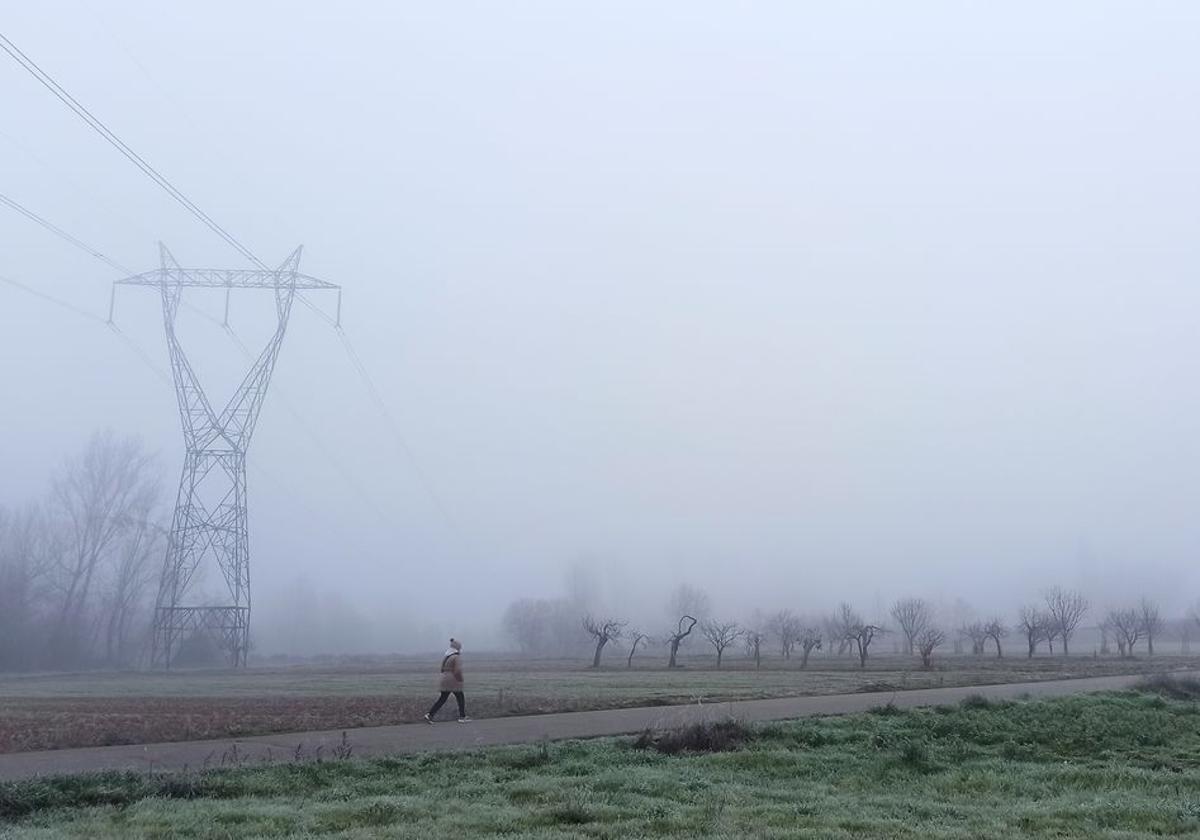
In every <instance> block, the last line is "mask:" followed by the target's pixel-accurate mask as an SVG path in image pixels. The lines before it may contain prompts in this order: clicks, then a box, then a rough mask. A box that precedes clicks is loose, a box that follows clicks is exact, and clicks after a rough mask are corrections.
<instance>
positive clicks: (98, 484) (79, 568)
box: [50, 432, 159, 664]
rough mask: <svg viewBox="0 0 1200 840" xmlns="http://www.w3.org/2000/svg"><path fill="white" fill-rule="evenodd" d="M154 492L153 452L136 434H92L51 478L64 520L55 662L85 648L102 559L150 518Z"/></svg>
mask: <svg viewBox="0 0 1200 840" xmlns="http://www.w3.org/2000/svg"><path fill="white" fill-rule="evenodd" d="M158 495H159V482H158V476H157V472H156V470H155V468H154V460H153V458H152V457H151V456H150V455H148V454H146V452H145V451H144V449H143V447H142V443H141V441H139V440H138V439H137V438H125V439H118V438H117V437H116V436H115V435H114V434H113V433H112V432H100V433H97V434H95V435H93V436H92V438H91V440H90V441H89V442H88V445H87V448H86V449H85V450H84V452H83V454H82V456H80V457H78V458H74V459H71V460H69V461H68V462H67V463H66V464H65V466H64V468H63V469H62V471H61V472H60V473H59V475H58V476H57V478H56V479H55V481H54V484H53V495H52V498H53V502H54V513H55V514H56V515H57V516H58V517H59V518H60V519H61V521H62V523H63V525H64V526H65V535H66V538H67V545H66V550H65V551H63V552H62V554H61V555H60V558H59V561H58V563H57V564H56V568H55V570H54V571H55V583H56V586H57V590H58V593H59V604H58V608H57V618H56V620H55V622H54V626H53V629H52V630H51V634H50V646H51V650H52V652H53V654H54V656H55V657H56V659H58V660H59V661H60V662H62V663H63V664H70V663H72V662H77V661H79V659H80V657H81V656H82V654H83V653H84V646H85V644H86V639H85V638H84V633H85V631H86V617H87V612H88V607H89V604H90V597H91V594H92V586H93V584H94V583H95V581H96V578H97V574H98V571H99V569H100V567H101V564H102V563H103V562H104V561H105V560H106V558H107V557H108V555H109V552H110V551H111V550H112V548H113V546H114V545H115V544H116V543H117V542H118V541H119V539H120V538H121V536H122V535H123V534H125V533H127V532H128V530H129V529H130V527H131V526H133V525H135V523H138V522H144V521H146V519H148V518H149V515H150V510H151V508H153V506H154V504H155V502H156V500H157V498H158Z"/></svg>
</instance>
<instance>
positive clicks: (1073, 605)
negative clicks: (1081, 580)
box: [1046, 586, 1088, 656]
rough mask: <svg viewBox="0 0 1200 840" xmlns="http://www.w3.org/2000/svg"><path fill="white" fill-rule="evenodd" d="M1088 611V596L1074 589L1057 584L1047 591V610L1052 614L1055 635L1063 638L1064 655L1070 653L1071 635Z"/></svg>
mask: <svg viewBox="0 0 1200 840" xmlns="http://www.w3.org/2000/svg"><path fill="white" fill-rule="evenodd" d="M1087 611H1088V601H1087V598H1085V597H1083V595H1082V593H1080V592H1078V591H1076V590H1074V589H1063V588H1062V587H1061V586H1055V587H1054V588H1052V589H1050V590H1049V591H1048V592H1047V593H1046V612H1047V613H1049V615H1050V620H1051V623H1052V625H1053V635H1054V636H1055V637H1057V638H1059V639H1062V648H1063V656H1069V655H1070V653H1071V650H1070V643H1071V637H1072V636H1073V635H1075V630H1076V629H1077V628H1078V627H1079V622H1081V621H1082V620H1083V617H1084V615H1086V614H1087Z"/></svg>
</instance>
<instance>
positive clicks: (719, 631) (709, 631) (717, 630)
mask: <svg viewBox="0 0 1200 840" xmlns="http://www.w3.org/2000/svg"><path fill="white" fill-rule="evenodd" d="M700 632H701V633H702V634H703V635H704V638H706V639H708V643H709V644H710V645H712V646H713V650H715V651H716V652H717V667H718V668H720V667H721V658H722V657H723V656H724V655H725V648H727V647H729V646H730V645H731V644H733V643H734V642H736V641H737V640H738V639H740V638H741V637H742V634H743V633H744V632H745V631H744V630H742V628H741V627H740V626H739V625H738V623H737V622H736V621H717V620H715V619H714V620H711V621H705V622H702V623H701V624H700Z"/></svg>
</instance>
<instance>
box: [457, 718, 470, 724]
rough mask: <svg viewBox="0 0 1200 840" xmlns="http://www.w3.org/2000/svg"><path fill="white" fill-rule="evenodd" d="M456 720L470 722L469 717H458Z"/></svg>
mask: <svg viewBox="0 0 1200 840" xmlns="http://www.w3.org/2000/svg"><path fill="white" fill-rule="evenodd" d="M458 722H459V723H470V722H471V719H470V718H469V717H460V718H459V719H458Z"/></svg>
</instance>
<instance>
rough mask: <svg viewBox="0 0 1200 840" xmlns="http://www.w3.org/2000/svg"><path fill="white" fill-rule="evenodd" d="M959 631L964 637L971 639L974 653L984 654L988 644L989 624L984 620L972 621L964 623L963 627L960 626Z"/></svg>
mask: <svg viewBox="0 0 1200 840" xmlns="http://www.w3.org/2000/svg"><path fill="white" fill-rule="evenodd" d="M958 632H959V633H960V634H961V635H962V636H963V637H964V638H966V639H969V640H970V641H971V654H972V655H974V656H982V655H983V649H984V647H985V646H986V645H987V640H988V632H987V624H985V623H984V622H982V621H972V622H971V623H969V624H964V625H963V626H962V627H960V628H959V630H958Z"/></svg>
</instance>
